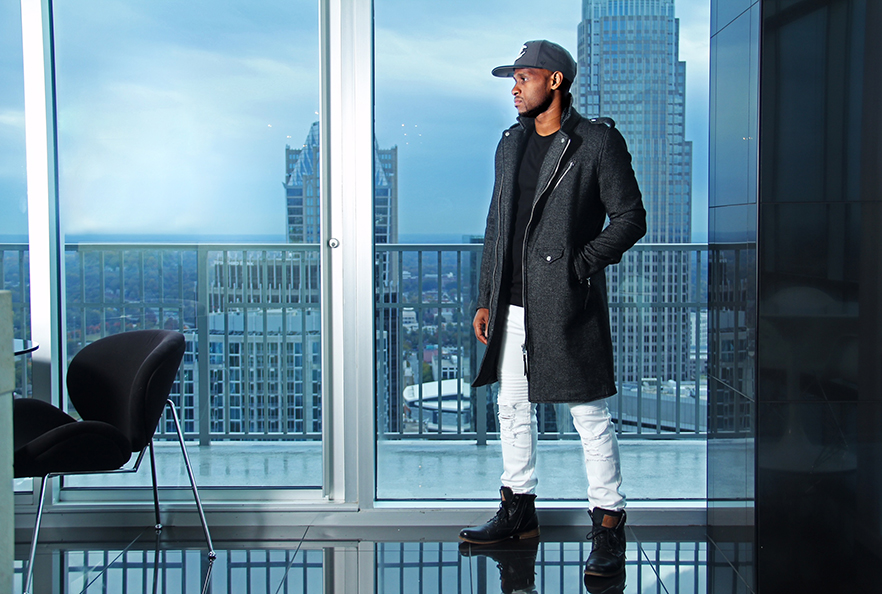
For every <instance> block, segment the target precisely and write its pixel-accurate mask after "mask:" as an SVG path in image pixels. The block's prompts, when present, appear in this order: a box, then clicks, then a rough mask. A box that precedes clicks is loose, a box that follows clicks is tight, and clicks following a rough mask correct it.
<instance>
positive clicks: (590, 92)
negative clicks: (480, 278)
mask: <svg viewBox="0 0 882 594" xmlns="http://www.w3.org/2000/svg"><path fill="white" fill-rule="evenodd" d="M679 33H680V31H679V19H677V18H675V16H674V0H583V1H582V21H581V22H580V23H579V42H578V43H579V45H578V59H577V61H578V64H579V80H578V81H576V82H575V87H576V88H575V89H574V95H575V96H576V97H577V102H578V103H577V104H578V108H579V111H580V112H581V113H582V114H583V115H586V116H588V117H591V116H606V117H611V118H613V119H614V120H615V121H616V127H617V128H618V129H619V130H621V132H622V134H623V135H624V137H625V139H626V140H627V142H628V147H629V149H630V151H631V154H632V156H633V159H634V160H633V166H634V171H635V173H636V175H637V180H638V182H639V183H640V189H641V191H642V192H643V201H644V204H645V206H646V211H647V227H648V229H647V234H646V237H644V239H643V240H642V241H643V243H685V242H689V241H691V237H692V223H691V211H692V142H691V141H688V140H686V139H685V136H684V123H685V88H686V64H685V62H682V61H680V58H679V41H680V40H679V37H680V34H679ZM608 275H609V284H610V300H611V301H615V300H622V301H629V300H630V299H629V296H637V297H638V300H641V301H643V302H645V303H651V302H653V301H658V302H670V301H682V300H685V299H684V291H683V289H684V288H685V287H686V286H688V281H689V279H690V278H691V276H692V274H691V270H690V262H689V261H688V259H687V258H685V255H684V254H682V253H680V252H676V251H672V252H665V251H662V250H653V251H651V252H643V253H639V252H638V253H636V254H629V255H628V256H626V258H625V260H624V261H623V262H622V264H620V265H618V266H613V267H611V268H610V270H609V272H608ZM611 323H612V327H613V342H614V346H615V348H616V353H617V355H618V357H617V359H618V371H619V375H620V377H621V378H623V379H624V381H632V382H639V381H643V380H644V379H646V378H650V377H651V378H654V379H657V380H669V379H675V380H680V379H688V377H689V375H690V373H695V371H691V372H690V368H692V369H694V367H695V366H694V365H693V366H690V365H689V359H688V352H689V343H690V336H689V332H688V327H689V320H688V316H687V314H685V313H684V312H683V311H682V310H677V309H664V308H659V309H650V308H646V309H642V310H627V309H621V310H620V309H616V308H613V310H612V312H611ZM684 328H686V329H687V330H683V329H684Z"/></svg>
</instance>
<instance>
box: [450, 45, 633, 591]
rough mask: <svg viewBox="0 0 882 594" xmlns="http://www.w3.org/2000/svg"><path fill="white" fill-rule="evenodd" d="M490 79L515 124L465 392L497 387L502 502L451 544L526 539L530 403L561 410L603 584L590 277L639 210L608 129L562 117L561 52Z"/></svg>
mask: <svg viewBox="0 0 882 594" xmlns="http://www.w3.org/2000/svg"><path fill="white" fill-rule="evenodd" d="M493 74H494V75H495V76H500V77H512V78H513V80H514V87H513V88H512V91H511V92H512V95H514V104H515V107H516V108H517V110H518V114H519V117H518V123H517V124H515V125H514V126H512V127H511V128H509V129H508V130H506V131H505V132H504V133H503V136H502V139H501V140H500V142H499V145H498V147H497V150H496V178H495V186H494V190H493V197H492V201H491V204H490V212H489V215H488V216H487V228H486V232H485V236H484V255H483V260H482V263H481V281H480V285H479V290H478V308H477V313H476V314H475V319H474V329H475V334H476V335H477V337H478V340H480V341H481V342H483V343H484V344H486V345H487V350H486V352H485V354H484V360H483V361H482V363H481V367H480V370H479V372H478V374H477V376H476V378H475V381H474V385H475V386H481V385H485V384H489V383H492V382H495V381H497V380H498V381H499V395H498V404H499V425H500V439H501V442H502V458H503V467H504V468H503V473H502V488H501V490H500V491H501V494H502V504H501V506H500V509H499V512H498V513H497V514H496V516H495V517H494V518H493V519H491V520H490V521H489V522H487V523H486V524H484V525H482V526H478V527H475V528H465V529H463V530H462V532H461V533H460V538H461V539H462V540H464V541H466V542H470V543H492V542H500V541H503V540H507V539H512V538H514V539H523V538H530V537H535V536H538V535H539V521H538V518H537V516H536V511H535V497H536V496H535V494H534V492H535V489H536V484H537V482H538V481H537V478H536V475H535V465H536V445H537V433H538V432H537V421H536V406H537V404H536V403H566V404H568V405H569V410H570V413H571V414H572V417H573V424H574V425H575V427H576V430H577V431H578V432H579V435H580V437H581V440H582V447H583V450H584V455H585V467H586V470H587V474H588V502H589V513H590V514H591V517H592V521H593V524H594V530H593V532H592V535H591V538H592V541H593V545H592V552H591V554H590V556H589V558H588V561H587V562H586V567H585V573H586V574H587V575H601V576H604V575H615V574H617V573H619V572H621V571H622V569H623V568H624V563H625V561H624V554H625V512H624V507H625V497H624V495H623V494H622V492H621V490H620V487H621V482H622V478H621V472H620V464H619V450H618V444H617V442H616V436H615V430H614V428H613V426H612V423H611V421H610V415H609V411H608V409H607V405H606V398H607V397H608V396H611V395H612V394H614V393H615V392H616V388H615V379H614V373H613V351H612V339H611V336H610V329H609V311H608V306H607V295H606V276H605V274H604V269H605V268H606V266H608V265H610V264H615V263H616V262H619V261H620V260H621V258H622V254H623V253H624V252H625V250H627V249H628V248H630V247H631V246H632V245H634V243H636V242H637V240H639V239H640V238H641V237H642V236H643V235H644V234H645V233H646V211H645V210H644V208H643V203H642V200H641V195H640V190H639V189H638V187H637V181H636V180H635V178H634V171H633V169H632V168H631V156H630V154H629V153H628V150H627V147H626V146H625V141H624V139H623V138H622V135H621V134H620V133H619V132H618V130H616V129H615V123H614V122H613V121H612V120H610V119H608V118H593V119H591V120H586V119H584V118H583V117H582V116H580V115H579V114H578V113H577V112H576V110H575V109H574V108H573V106H572V102H573V98H572V95H570V93H569V88H570V85H571V84H572V83H573V81H574V80H575V78H576V63H575V61H574V60H573V58H572V56H570V54H569V52H567V51H566V50H565V49H563V48H562V47H560V46H559V45H557V44H554V43H551V42H548V41H529V42H527V43H526V44H525V45H524V46H523V48H522V49H521V53H520V55H519V56H518V57H517V59H516V60H515V62H514V64H512V65H511V66H500V67H499V68H496V69H494V70H493ZM606 217H609V224H608V225H607V226H606V228H604V221H605V219H606Z"/></svg>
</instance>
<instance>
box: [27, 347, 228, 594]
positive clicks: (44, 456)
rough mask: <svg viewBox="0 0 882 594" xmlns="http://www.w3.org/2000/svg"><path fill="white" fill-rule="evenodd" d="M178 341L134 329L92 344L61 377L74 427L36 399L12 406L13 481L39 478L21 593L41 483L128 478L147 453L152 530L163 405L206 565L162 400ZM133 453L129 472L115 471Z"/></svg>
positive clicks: (176, 361) (174, 368)
mask: <svg viewBox="0 0 882 594" xmlns="http://www.w3.org/2000/svg"><path fill="white" fill-rule="evenodd" d="M184 346H185V341H184V337H183V335H181V334H179V333H177V332H171V331H167V330H139V331H134V332H125V333H123V334H115V335H113V336H108V337H105V338H102V339H100V340H97V341H95V342H93V343H91V344H89V345H87V346H86V347H84V348H83V349H82V350H80V352H78V353H77V354H76V356H75V357H74V358H73V360H72V361H71V362H70V366H69V368H68V370H67V390H68V396H69V398H70V401H71V403H72V404H73V406H74V408H76V410H77V412H78V413H79V414H80V416H81V417H82V419H83V420H82V421H77V420H75V419H74V418H73V417H71V416H69V415H67V414H66V413H65V412H63V411H61V410H59V409H58V408H56V407H54V406H52V405H50V404H47V403H45V402H42V401H39V400H32V399H18V400H15V402H14V405H13V434H14V436H13V437H14V442H15V461H14V470H15V476H16V478H18V477H44V480H43V482H42V485H41V487H40V503H39V507H38V508H37V520H36V523H35V525H34V536H33V540H32V542H31V552H30V558H29V561H28V569H27V571H28V573H27V577H26V580H25V590H24V591H25V592H28V591H29V588H30V582H31V578H32V575H33V565H34V555H35V553H36V547H37V536H38V534H39V531H40V520H41V518H42V514H43V499H44V496H45V493H46V484H47V482H48V479H49V478H51V477H53V476H61V475H65V474H91V473H102V472H135V471H137V470H138V468H139V466H140V464H141V460H142V459H143V457H144V453H145V451H146V450H147V449H148V448H149V450H150V463H151V470H152V475H153V503H154V511H155V514H156V529H157V530H161V529H162V524H161V523H160V520H159V494H158V490H157V485H156V462H155V458H154V455H153V433H154V432H155V431H156V426H157V425H158V424H159V421H160V419H161V418H162V414H163V411H164V410H165V407H166V406H168V407H169V410H170V412H171V415H172V420H173V421H174V424H175V430H176V431H177V434H178V441H179V443H180V445H181V452H182V453H183V457H184V464H185V465H186V468H187V474H188V475H189V477H190V486H191V487H192V489H193V497H194V499H195V500H196V508H197V510H198V512H199V519H200V521H201V522H202V529H203V531H204V532H205V539H206V541H207V543H208V556H209V559H213V558H214V557H215V553H214V546H213V545H212V542H211V535H210V533H209V531H208V525H207V523H206V522H205V514H204V512H203V510H202V502H201V501H200V499H199V492H198V490H197V488H196V480H195V478H194V476H193V470H192V468H191V467H190V460H189V457H188V456H187V450H186V447H185V446H184V437H183V434H182V432H181V425H180V422H179V420H178V415H177V412H176V411H175V407H174V404H173V403H172V402H171V400H169V399H168V395H169V392H170V391H171V387H172V385H173V384H174V381H175V377H176V376H177V373H178V367H179V366H180V364H181V359H182V358H183V355H184ZM133 452H139V454H138V458H137V460H136V462H135V465H134V467H133V468H131V469H123V468H122V467H123V465H125V464H126V463H127V462H128V461H129V460H130V458H131V457H132V453H133Z"/></svg>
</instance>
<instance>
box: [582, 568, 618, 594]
mask: <svg viewBox="0 0 882 594" xmlns="http://www.w3.org/2000/svg"><path fill="white" fill-rule="evenodd" d="M584 580H585V590H586V591H587V592H588V594H625V586H626V584H625V581H626V580H625V572H624V571H623V572H621V573H620V574H619V575H614V576H612V577H599V576H596V575H586V576H585V578H584Z"/></svg>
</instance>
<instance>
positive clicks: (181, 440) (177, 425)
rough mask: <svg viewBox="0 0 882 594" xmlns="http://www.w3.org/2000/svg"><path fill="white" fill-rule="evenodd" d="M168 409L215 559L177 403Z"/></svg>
mask: <svg viewBox="0 0 882 594" xmlns="http://www.w3.org/2000/svg"><path fill="white" fill-rule="evenodd" d="M168 407H169V409H171V413H172V420H174V422H175V431H177V433H178V442H179V443H180V444H181V453H182V454H183V455H184V465H185V466H186V467H187V474H188V475H189V476H190V487H191V488H192V489H193V497H194V498H195V499H196V509H197V511H198V512H199V520H200V521H201V522H202V531H203V532H205V540H206V542H207V543H208V558H209V559H212V560H213V559H215V558H216V557H217V554H216V553H215V552H214V545H213V544H212V542H211V534H210V533H209V532H208V522H206V520H205V512H204V511H203V510H202V500H201V499H199V490H198V489H197V488H196V478H195V477H194V476H193V467H192V466H190V457H189V456H188V455H187V446H185V445H184V433H183V432H182V431H181V423H180V421H179V420H178V412H177V410H176V409H175V403H174V402H172V401H171V399H169V400H168Z"/></svg>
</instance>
